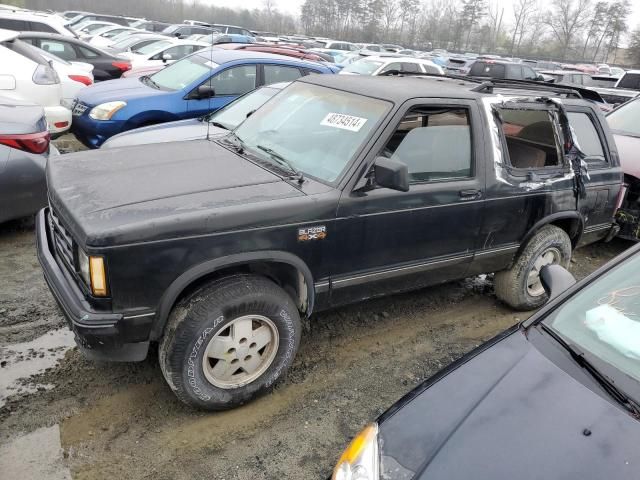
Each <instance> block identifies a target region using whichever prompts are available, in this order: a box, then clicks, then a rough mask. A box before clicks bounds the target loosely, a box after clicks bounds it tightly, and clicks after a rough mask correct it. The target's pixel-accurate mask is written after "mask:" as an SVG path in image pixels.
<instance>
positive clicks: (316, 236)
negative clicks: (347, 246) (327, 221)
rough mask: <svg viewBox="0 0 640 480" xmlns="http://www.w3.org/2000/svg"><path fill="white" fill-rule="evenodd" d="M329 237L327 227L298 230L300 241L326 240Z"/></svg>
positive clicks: (320, 226) (318, 226) (319, 226)
mask: <svg viewBox="0 0 640 480" xmlns="http://www.w3.org/2000/svg"><path fill="white" fill-rule="evenodd" d="M326 237H327V227H326V226H325V225H317V226H315V227H304V228H299V229H298V241H299V242H307V241H309V240H324V239H325V238H326Z"/></svg>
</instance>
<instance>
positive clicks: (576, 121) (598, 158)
mask: <svg viewBox="0 0 640 480" xmlns="http://www.w3.org/2000/svg"><path fill="white" fill-rule="evenodd" d="M567 117H568V118H569V124H570V125H571V127H572V128H573V131H574V133H575V136H576V141H577V142H578V145H579V147H580V150H582V152H583V153H584V154H585V155H586V156H587V158H586V161H587V162H588V163H600V162H604V161H606V157H605V156H604V149H603V148H602V143H601V141H600V136H599V135H598V131H597V130H596V127H595V125H594V124H593V121H592V120H591V117H590V116H589V115H587V114H586V113H579V112H569V113H567Z"/></svg>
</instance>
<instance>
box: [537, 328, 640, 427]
mask: <svg viewBox="0 0 640 480" xmlns="http://www.w3.org/2000/svg"><path fill="white" fill-rule="evenodd" d="M540 326H541V327H542V330H543V331H544V332H545V333H548V334H549V335H550V336H551V337H552V338H553V339H554V340H555V341H557V342H558V343H559V344H560V345H562V347H564V349H565V350H567V351H568V352H569V354H570V355H571V357H572V358H573V359H574V360H575V361H576V363H577V364H578V365H580V366H581V367H582V368H584V369H585V370H586V371H587V372H589V373H590V374H591V376H592V377H593V378H594V380H595V381H596V382H598V384H599V385H600V386H601V387H602V389H603V390H604V391H605V392H607V393H608V394H609V395H610V396H611V397H612V398H613V399H614V400H615V401H617V402H618V403H619V404H620V405H622V406H623V407H624V408H625V409H626V410H627V411H628V412H630V413H631V414H632V415H633V416H634V417H636V418H638V419H640V405H638V403H637V402H636V401H635V400H634V399H632V398H631V397H629V395H627V394H626V393H625V392H624V391H622V390H620V389H619V388H618V387H617V386H616V384H615V382H614V381H613V380H612V379H611V378H609V377H608V376H606V375H605V374H604V373H602V372H601V371H600V370H598V368H597V367H596V366H594V365H593V363H591V362H590V361H589V360H587V358H586V357H585V355H584V352H583V351H581V350H580V349H579V348H578V347H576V346H575V345H572V344H570V343H567V342H566V341H564V340H563V339H562V337H560V335H558V334H557V333H555V332H554V331H553V330H552V329H550V328H549V327H547V326H546V325H545V324H544V323H540Z"/></svg>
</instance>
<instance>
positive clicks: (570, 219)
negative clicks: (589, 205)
mask: <svg viewBox="0 0 640 480" xmlns="http://www.w3.org/2000/svg"><path fill="white" fill-rule="evenodd" d="M547 225H554V226H556V227H558V228H560V229H562V230H564V231H565V232H566V234H567V235H569V238H570V239H571V248H575V247H576V245H578V242H579V241H580V237H581V236H582V232H583V231H584V218H583V217H582V215H580V213H578V212H575V211H573V212H558V213H553V214H551V215H548V216H546V217H544V218H543V219H541V220H539V221H538V222H536V223H535V224H534V225H533V226H532V227H531V228H530V229H529V231H528V232H527V234H526V235H525V236H524V238H523V239H522V242H520V248H519V250H518V254H520V253H521V252H522V250H523V249H524V248H525V247H526V246H527V243H528V242H529V240H531V238H533V236H534V235H535V234H536V233H538V231H539V230H540V229H541V228H542V227H545V226H547Z"/></svg>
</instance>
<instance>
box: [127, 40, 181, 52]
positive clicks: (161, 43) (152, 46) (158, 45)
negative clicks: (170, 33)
mask: <svg viewBox="0 0 640 480" xmlns="http://www.w3.org/2000/svg"><path fill="white" fill-rule="evenodd" d="M169 45H173V44H172V43H171V42H169V41H167V40H158V41H157V42H153V43H149V44H148V45H145V46H144V47H142V48H139V49H137V50H136V53H139V54H140V55H147V54H150V53H154V52H155V51H156V50H162V49H163V48H164V47H168V46H169Z"/></svg>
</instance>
